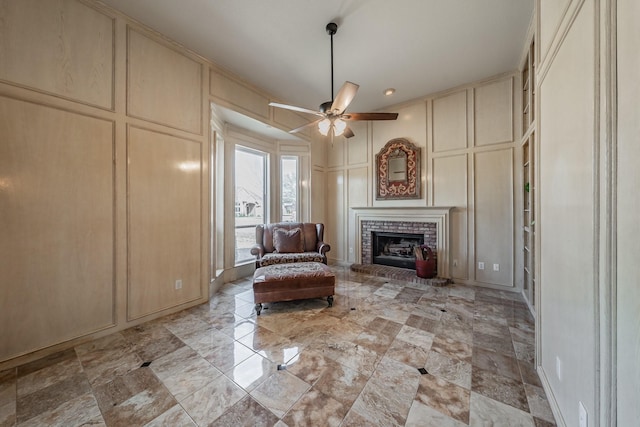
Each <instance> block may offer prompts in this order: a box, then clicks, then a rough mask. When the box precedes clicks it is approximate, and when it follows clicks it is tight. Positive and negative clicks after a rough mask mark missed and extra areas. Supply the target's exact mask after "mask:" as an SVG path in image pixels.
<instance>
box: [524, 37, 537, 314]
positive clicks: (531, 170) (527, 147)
mask: <svg viewBox="0 0 640 427" xmlns="http://www.w3.org/2000/svg"><path fill="white" fill-rule="evenodd" d="M534 40H535V37H533V36H532V37H531V41H530V43H529V45H528V51H527V53H526V55H525V58H524V61H523V64H522V139H521V150H522V187H521V188H522V190H521V191H522V224H523V225H522V234H523V236H522V242H523V243H522V245H523V247H522V257H523V264H522V265H523V269H524V271H523V275H522V277H523V293H524V296H525V298H526V299H527V301H528V302H529V304H530V306H531V307H534V306H535V293H536V274H535V271H536V269H535V265H536V256H535V230H536V216H535V191H536V172H535V161H536V155H535V152H536V151H535V148H536V131H535V124H536V116H535V99H536V96H535V87H536V86H535V64H536V57H535V41H534Z"/></svg>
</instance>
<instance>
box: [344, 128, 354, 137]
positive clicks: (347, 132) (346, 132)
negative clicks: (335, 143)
mask: <svg viewBox="0 0 640 427" xmlns="http://www.w3.org/2000/svg"><path fill="white" fill-rule="evenodd" d="M342 136H344V137H345V138H351V137H354V136H356V134H355V133H353V131H352V130H351V128H350V127H349V126H347V127H346V128H345V129H344V133H343V134H342Z"/></svg>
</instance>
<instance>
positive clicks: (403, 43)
mask: <svg viewBox="0 0 640 427" xmlns="http://www.w3.org/2000/svg"><path fill="white" fill-rule="evenodd" d="M102 1H103V3H105V4H107V5H109V6H112V7H114V8H115V9H118V10H120V11H122V12H124V13H125V14H127V15H129V16H130V17H132V18H134V19H136V20H138V21H139V22H142V23H143V24H146V25H147V26H149V27H151V28H153V29H155V30H156V31H159V32H161V33H162V34H164V35H166V36H168V37H170V38H171V39H173V40H175V41H177V42H179V43H181V44H182V45H184V46H186V47H187V48H189V49H191V50H192V51H194V52H196V53H198V54H200V55H201V56H203V57H205V58H208V59H209V60H211V61H212V62H214V63H216V64H217V65H219V66H221V67H223V68H225V69H227V70H229V71H231V72H233V73H234V74H236V75H237V76H239V77H241V78H242V79H244V80H246V81H248V82H250V83H252V84H254V85H256V86H258V87H260V88H262V89H264V90H266V91H267V92H268V93H270V94H271V95H273V97H274V99H275V100H277V101H280V102H285V103H288V104H293V105H297V106H300V107H304V108H309V109H312V110H317V109H318V106H319V105H320V104H321V103H322V102H325V101H329V100H330V99H331V59H330V36H329V35H328V34H327V33H326V31H325V27H326V24H327V23H329V22H336V23H337V24H338V26H339V27H338V32H337V33H336V35H334V37H333V41H334V72H335V74H334V82H335V91H336V92H337V91H338V89H339V88H340V86H341V85H342V83H343V82H344V81H345V80H349V81H352V82H354V83H357V84H359V85H360V89H359V91H358V94H357V96H356V97H355V99H354V101H353V102H352V103H351V105H350V106H349V108H348V111H351V112H367V111H375V110H379V109H384V108H385V107H388V106H391V105H394V104H398V103H402V102H405V101H409V100H412V99H415V98H419V97H423V96H425V95H428V94H431V93H435V92H438V91H441V90H444V89H448V88H451V87H454V86H458V85H461V84H464V83H469V82H473V81H476V80H480V79H483V78H486V77H490V76H493V75H496V74H499V73H502V72H506V71H511V70H515V69H516V68H518V65H519V61H520V57H521V54H522V50H523V47H524V44H525V37H526V34H527V29H528V26H529V22H530V19H531V16H532V14H533V3H534V0H396V1H389V0H321V1H320V0H180V1H179V0H102ZM389 87H393V88H395V89H396V93H395V94H394V95H393V96H390V97H386V96H384V95H383V90H384V89H386V88H389Z"/></svg>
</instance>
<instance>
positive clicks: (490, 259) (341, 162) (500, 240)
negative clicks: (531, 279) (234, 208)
mask: <svg viewBox="0 0 640 427" xmlns="http://www.w3.org/2000/svg"><path fill="white" fill-rule="evenodd" d="M518 78H519V76H518V75H517V74H508V75H503V76H498V77H496V78H493V79H489V80H486V81H482V82H478V83H474V84H470V85H467V86H464V87H459V88H456V89H452V90H450V91H447V92H445V93H441V94H437V95H434V96H431V97H427V98H424V99H420V100H417V101H415V102H412V103H408V104H404V105H399V106H396V107H392V108H390V110H393V111H395V112H398V113H399V117H398V120H397V121H395V122H373V123H372V124H371V125H369V126H366V124H359V125H360V126H359V127H358V128H354V131H355V133H356V136H355V137H353V138H350V139H349V140H348V141H346V142H345V140H344V139H343V138H340V139H339V140H336V141H334V142H333V145H331V144H329V145H328V147H327V150H328V161H327V165H328V174H327V183H328V186H327V189H328V191H329V192H330V194H332V195H335V196H336V197H335V198H334V197H331V199H330V200H329V202H328V203H329V207H330V209H329V210H328V211H327V223H328V225H327V228H328V230H330V231H329V233H330V235H329V237H330V238H331V239H332V240H328V241H329V243H331V245H332V250H331V252H330V253H329V254H328V255H329V257H330V258H331V259H332V260H333V261H334V262H341V263H352V262H355V261H356V260H355V253H356V252H357V251H356V250H355V249H356V245H358V244H359V243H358V242H355V241H354V238H355V235H356V233H355V230H354V229H353V227H354V226H355V222H354V219H353V215H352V214H351V212H350V210H349V208H352V207H365V206H380V207H382V206H394V207H410V206H411V207H415V206H453V207H455V209H454V210H453V213H452V224H453V230H452V245H451V246H452V259H453V263H454V266H453V278H454V279H456V281H458V282H460V283H474V284H482V285H486V286H491V287H499V288H506V289H515V288H516V287H517V285H516V283H517V282H516V280H515V274H514V268H515V267H514V264H515V260H514V227H515V222H516V221H515V218H514V189H513V183H514V179H515V171H514V166H513V165H514V144H515V141H516V137H515V135H516V132H515V130H514V126H515V125H514V119H513V117H514V105H515V104H517V102H519V101H516V96H517V95H516V94H515V93H514V85H515V84H516V81H517V80H518ZM518 99H519V98H518ZM394 138H407V139H408V140H409V141H411V142H413V143H414V144H416V145H417V146H419V147H420V148H421V155H422V158H421V164H422V167H421V172H420V180H421V195H420V198H419V199H412V200H400V201H390V200H376V198H375V191H376V189H375V184H374V183H375V155H376V153H378V152H379V151H380V149H381V148H382V147H383V146H384V145H385V144H386V143H387V142H388V141H389V140H391V139H394ZM344 190H346V191H347V193H346V194H345V193H344ZM478 262H484V263H485V269H484V270H479V269H477V265H478V264H477V263H478ZM493 264H499V265H500V270H499V271H497V272H496V271H493V269H492V265H493Z"/></svg>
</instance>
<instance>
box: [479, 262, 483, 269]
mask: <svg viewBox="0 0 640 427" xmlns="http://www.w3.org/2000/svg"><path fill="white" fill-rule="evenodd" d="M478 270H484V262H479V263H478Z"/></svg>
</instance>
